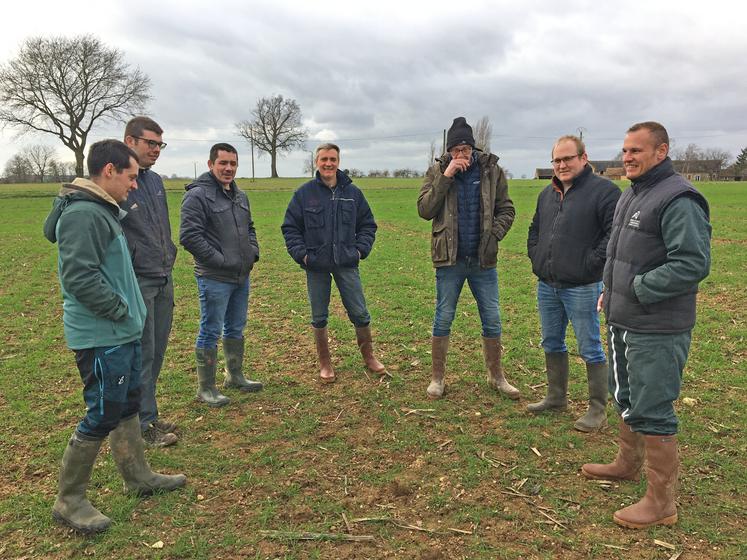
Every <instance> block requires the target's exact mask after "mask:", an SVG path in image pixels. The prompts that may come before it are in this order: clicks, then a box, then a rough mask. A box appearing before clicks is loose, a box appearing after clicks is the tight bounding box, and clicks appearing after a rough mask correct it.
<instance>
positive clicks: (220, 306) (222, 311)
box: [195, 276, 249, 349]
mask: <svg viewBox="0 0 747 560" xmlns="http://www.w3.org/2000/svg"><path fill="white" fill-rule="evenodd" d="M196 278H197V291H198V293H199V295H200V332H199V333H198V335H197V342H196V343H195V347H196V348H208V349H212V348H217V347H218V339H220V337H221V332H222V334H223V336H224V337H225V338H243V336H244V327H245V326H246V318H247V310H248V309H249V278H248V277H247V279H246V280H244V281H243V282H241V283H240V284H234V283H232V282H221V281H220V280H212V279H210V278H205V277H204V276H197V277H196Z"/></svg>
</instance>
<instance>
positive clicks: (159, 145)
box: [133, 136, 167, 150]
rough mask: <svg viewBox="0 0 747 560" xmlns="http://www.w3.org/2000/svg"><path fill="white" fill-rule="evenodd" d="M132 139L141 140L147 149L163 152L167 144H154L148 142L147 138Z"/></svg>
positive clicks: (153, 142) (153, 141) (137, 137)
mask: <svg viewBox="0 0 747 560" xmlns="http://www.w3.org/2000/svg"><path fill="white" fill-rule="evenodd" d="M133 138H136V139H137V140H142V141H143V142H146V143H147V144H148V147H149V148H150V149H151V150H152V149H154V148H158V149H159V150H163V149H164V148H165V147H166V146H167V144H166V142H156V141H155V140H148V139H147V138H143V137H142V136H133Z"/></svg>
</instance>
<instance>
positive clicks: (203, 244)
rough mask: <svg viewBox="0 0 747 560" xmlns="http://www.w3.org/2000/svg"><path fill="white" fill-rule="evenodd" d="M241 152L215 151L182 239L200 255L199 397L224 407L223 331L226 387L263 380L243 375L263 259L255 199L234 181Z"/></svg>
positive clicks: (192, 190) (190, 204)
mask: <svg viewBox="0 0 747 560" xmlns="http://www.w3.org/2000/svg"><path fill="white" fill-rule="evenodd" d="M238 165H239V156H238V153H237V152H236V148H234V147H233V146H231V145H230V144H225V143H220V144H215V145H214V146H213V147H212V148H211V149H210V159H209V160H208V167H209V169H210V171H208V172H206V173H203V174H202V175H200V176H199V177H198V178H197V180H196V181H195V182H194V183H191V184H189V185H187V186H186V187H185V188H186V190H187V192H186V194H185V195H184V200H183V201H182V219H181V228H180V231H179V241H180V243H181V244H182V245H183V246H184V248H185V249H186V250H187V251H189V252H190V253H191V254H192V255H193V256H194V259H195V277H196V278H197V290H198V292H199V295H200V332H199V334H198V335H197V342H196V343H195V358H196V361H197V378H198V390H197V399H198V400H199V401H202V402H204V403H206V404H207V405H208V406H212V407H219V406H224V405H226V404H228V403H229V402H230V399H229V398H228V397H226V396H225V395H223V394H222V393H221V392H220V391H219V390H218V388H217V387H216V385H215V371H216V367H217V357H218V339H219V338H220V337H221V334H222V335H223V352H224V354H225V357H226V380H225V382H224V383H223V387H226V388H235V389H239V390H241V391H244V392H255V391H260V390H261V389H262V383H260V382H258V381H252V380H248V379H246V378H245V377H244V374H243V371H242V370H243V362H244V327H245V326H246V319H247V311H248V307H249V272H250V271H251V269H252V267H253V266H254V263H255V262H256V261H258V260H259V245H258V244H257V234H256V232H255V230H254V222H253V221H252V213H251V210H250V208H249V199H248V198H247V196H246V193H244V192H243V191H242V190H241V189H239V187H238V185H237V184H236V182H235V181H234V177H235V176H236V169H237V168H238Z"/></svg>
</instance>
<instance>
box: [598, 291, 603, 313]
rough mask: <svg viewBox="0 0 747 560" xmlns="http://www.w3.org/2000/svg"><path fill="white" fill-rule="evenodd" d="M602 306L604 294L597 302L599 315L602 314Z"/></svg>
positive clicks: (600, 295)
mask: <svg viewBox="0 0 747 560" xmlns="http://www.w3.org/2000/svg"><path fill="white" fill-rule="evenodd" d="M602 305H604V292H602V293H601V294H599V299H598V300H597V313H601V312H602Z"/></svg>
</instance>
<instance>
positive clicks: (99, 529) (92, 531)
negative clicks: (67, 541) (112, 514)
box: [52, 511, 111, 535]
mask: <svg viewBox="0 0 747 560" xmlns="http://www.w3.org/2000/svg"><path fill="white" fill-rule="evenodd" d="M52 517H53V518H54V520H55V521H56V522H57V523H59V524H60V525H65V526H66V527H70V528H71V529H73V530H74V531H76V532H78V533H80V534H81V535H96V534H98V533H103V532H104V531H106V530H107V529H108V528H109V526H110V525H111V521H109V523H106V524H102V525H95V526H93V527H82V526H80V525H76V524H75V523H73V522H72V521H70V520H69V519H67V518H65V517H62V515H60V514H59V513H57V512H56V511H53V512H52Z"/></svg>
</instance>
